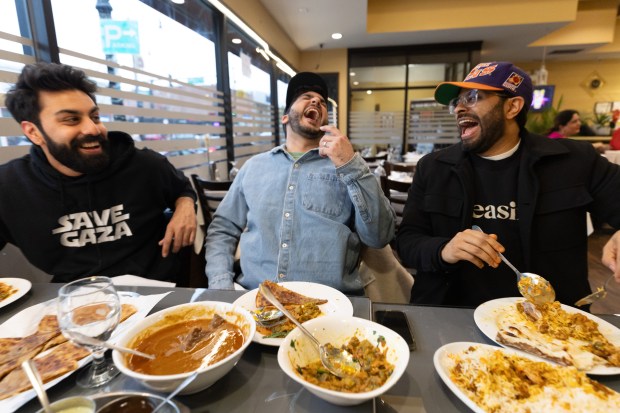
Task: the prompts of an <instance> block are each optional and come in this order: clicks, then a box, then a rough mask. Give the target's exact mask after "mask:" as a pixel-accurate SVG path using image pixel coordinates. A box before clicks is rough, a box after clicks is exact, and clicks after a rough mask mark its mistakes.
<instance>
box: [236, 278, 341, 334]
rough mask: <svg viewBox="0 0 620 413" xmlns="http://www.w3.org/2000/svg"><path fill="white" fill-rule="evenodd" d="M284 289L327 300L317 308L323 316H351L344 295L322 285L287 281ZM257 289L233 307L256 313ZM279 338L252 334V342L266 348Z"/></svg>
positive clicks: (241, 298)
mask: <svg viewBox="0 0 620 413" xmlns="http://www.w3.org/2000/svg"><path fill="white" fill-rule="evenodd" d="M280 285H282V286H283V287H285V288H288V289H289V290H291V291H294V292H296V293H299V294H303V295H305V296H307V297H312V298H321V299H325V300H327V302H326V303H325V304H321V305H320V306H319V308H320V309H321V311H322V312H323V314H325V315H342V316H352V315H353V304H351V301H350V300H349V299H348V298H347V296H346V295H344V294H343V293H341V292H340V291H338V290H336V289H334V288H332V287H329V286H327V285H323V284H316V283H310V282H304V281H288V282H282V283H280ZM257 293H258V288H255V289H254V290H251V291H248V292H247V293H245V294H243V295H242V296H241V297H239V298H237V299H236V300H235V302H234V303H233V304H234V305H239V306H241V307H243V308H245V309H246V310H250V311H256V310H257V308H256V294H257ZM282 340H283V339H281V338H265V336H263V335H262V334H261V333H259V332H258V331H257V332H256V334H254V338H253V339H252V341H254V342H255V343H260V344H266V345H268V346H279V345H280V344H281V343H282Z"/></svg>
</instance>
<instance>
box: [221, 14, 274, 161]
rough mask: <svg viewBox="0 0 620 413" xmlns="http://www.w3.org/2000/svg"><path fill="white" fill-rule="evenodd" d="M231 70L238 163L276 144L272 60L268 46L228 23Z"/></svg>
mask: <svg viewBox="0 0 620 413" xmlns="http://www.w3.org/2000/svg"><path fill="white" fill-rule="evenodd" d="M226 45H227V48H228V74H229V79H230V92H231V102H232V118H233V119H232V122H233V125H232V132H233V142H234V159H235V165H234V166H235V167H236V168H240V167H241V165H242V164H243V163H244V162H245V161H246V160H247V159H249V158H250V157H252V156H254V155H256V154H258V153H261V152H265V151H267V150H269V149H271V148H273V147H274V145H275V125H274V123H275V122H274V108H273V106H272V102H271V72H272V63H271V61H270V59H269V57H268V56H267V54H266V53H265V52H264V50H263V49H262V48H261V47H260V46H259V45H258V44H257V43H256V42H254V41H252V40H251V39H250V38H249V37H248V36H246V35H244V34H243V33H242V32H241V31H240V30H238V29H237V28H236V27H235V26H234V25H233V24H229V25H228V35H227V41H226Z"/></svg>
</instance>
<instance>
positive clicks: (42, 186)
mask: <svg viewBox="0 0 620 413" xmlns="http://www.w3.org/2000/svg"><path fill="white" fill-rule="evenodd" d="M108 139H109V141H110V151H111V152H110V165H109V166H108V168H106V169H105V170H104V171H103V172H101V173H98V174H86V175H82V176H80V177H76V178H73V177H67V176H65V175H62V174H60V173H59V172H58V171H56V170H55V169H54V168H52V167H51V166H50V164H49V163H48V162H47V159H46V157H45V154H44V153H43V151H42V150H41V149H40V148H39V147H38V146H35V145H33V146H32V148H31V150H30V154H29V155H26V156H24V157H22V158H19V159H15V160H13V161H10V162H8V163H6V164H4V165H2V166H0V248H2V247H4V245H5V244H6V243H7V242H8V243H11V244H14V245H16V246H17V247H19V248H20V249H21V250H22V252H23V253H24V255H25V256H26V258H27V259H28V260H29V261H30V262H31V263H32V264H33V265H35V266H36V267H38V268H40V269H41V270H43V271H45V272H46V273H48V274H52V275H53V276H54V281H57V282H66V281H70V280H74V279H77V278H81V277H84V276H88V275H104V276H114V275H121V274H135V275H140V276H144V277H148V278H154V279H160V280H173V279H174V277H175V276H176V272H177V271H178V266H179V263H178V262H177V261H178V260H177V258H176V257H175V254H170V255H169V256H168V258H166V259H164V258H162V257H161V247H160V246H159V245H157V243H158V241H159V240H160V239H162V238H163V236H164V232H165V227H166V225H167V217H166V216H165V215H164V211H165V210H166V209H167V208H170V209H174V205H175V201H176V200H177V198H179V197H181V196H190V197H195V194H194V191H193V190H192V187H191V184H190V183H189V180H188V179H187V178H186V177H185V176H184V175H183V173H181V172H179V171H178V170H176V169H175V168H174V167H173V166H172V164H170V162H169V161H168V160H167V159H166V158H165V157H164V156H162V155H160V154H158V153H156V152H154V151H152V150H149V149H136V148H135V146H134V142H133V139H132V138H131V136H129V135H127V134H125V133H122V132H109V133H108Z"/></svg>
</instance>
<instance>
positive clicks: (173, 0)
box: [170, 0, 185, 4]
mask: <svg viewBox="0 0 620 413" xmlns="http://www.w3.org/2000/svg"><path fill="white" fill-rule="evenodd" d="M170 1H171V2H173V3H174V4H184V3H185V0H170Z"/></svg>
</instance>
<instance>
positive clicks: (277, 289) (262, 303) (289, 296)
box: [256, 281, 327, 308]
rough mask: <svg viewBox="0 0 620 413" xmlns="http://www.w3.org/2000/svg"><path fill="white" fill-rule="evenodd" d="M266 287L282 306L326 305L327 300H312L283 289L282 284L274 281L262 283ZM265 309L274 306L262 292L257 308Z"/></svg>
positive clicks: (257, 296)
mask: <svg viewBox="0 0 620 413" xmlns="http://www.w3.org/2000/svg"><path fill="white" fill-rule="evenodd" d="M262 284H263V285H264V286H265V287H267V288H269V290H270V291H271V292H272V293H273V295H274V296H275V297H276V299H277V300H278V301H280V302H281V303H282V305H301V304H316V305H321V304H325V303H326V302H327V300H325V299H321V298H312V297H308V296H305V295H303V294H299V293H296V292H294V291H291V290H289V289H288V288H286V287H283V286H282V285H280V284H277V283H274V282H273V281H263V283H262ZM263 307H273V305H272V304H271V303H270V302H269V300H267V299H266V298H265V297H264V296H263V295H262V294H261V293H260V290H259V291H258V292H257V293H256V308H263Z"/></svg>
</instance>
